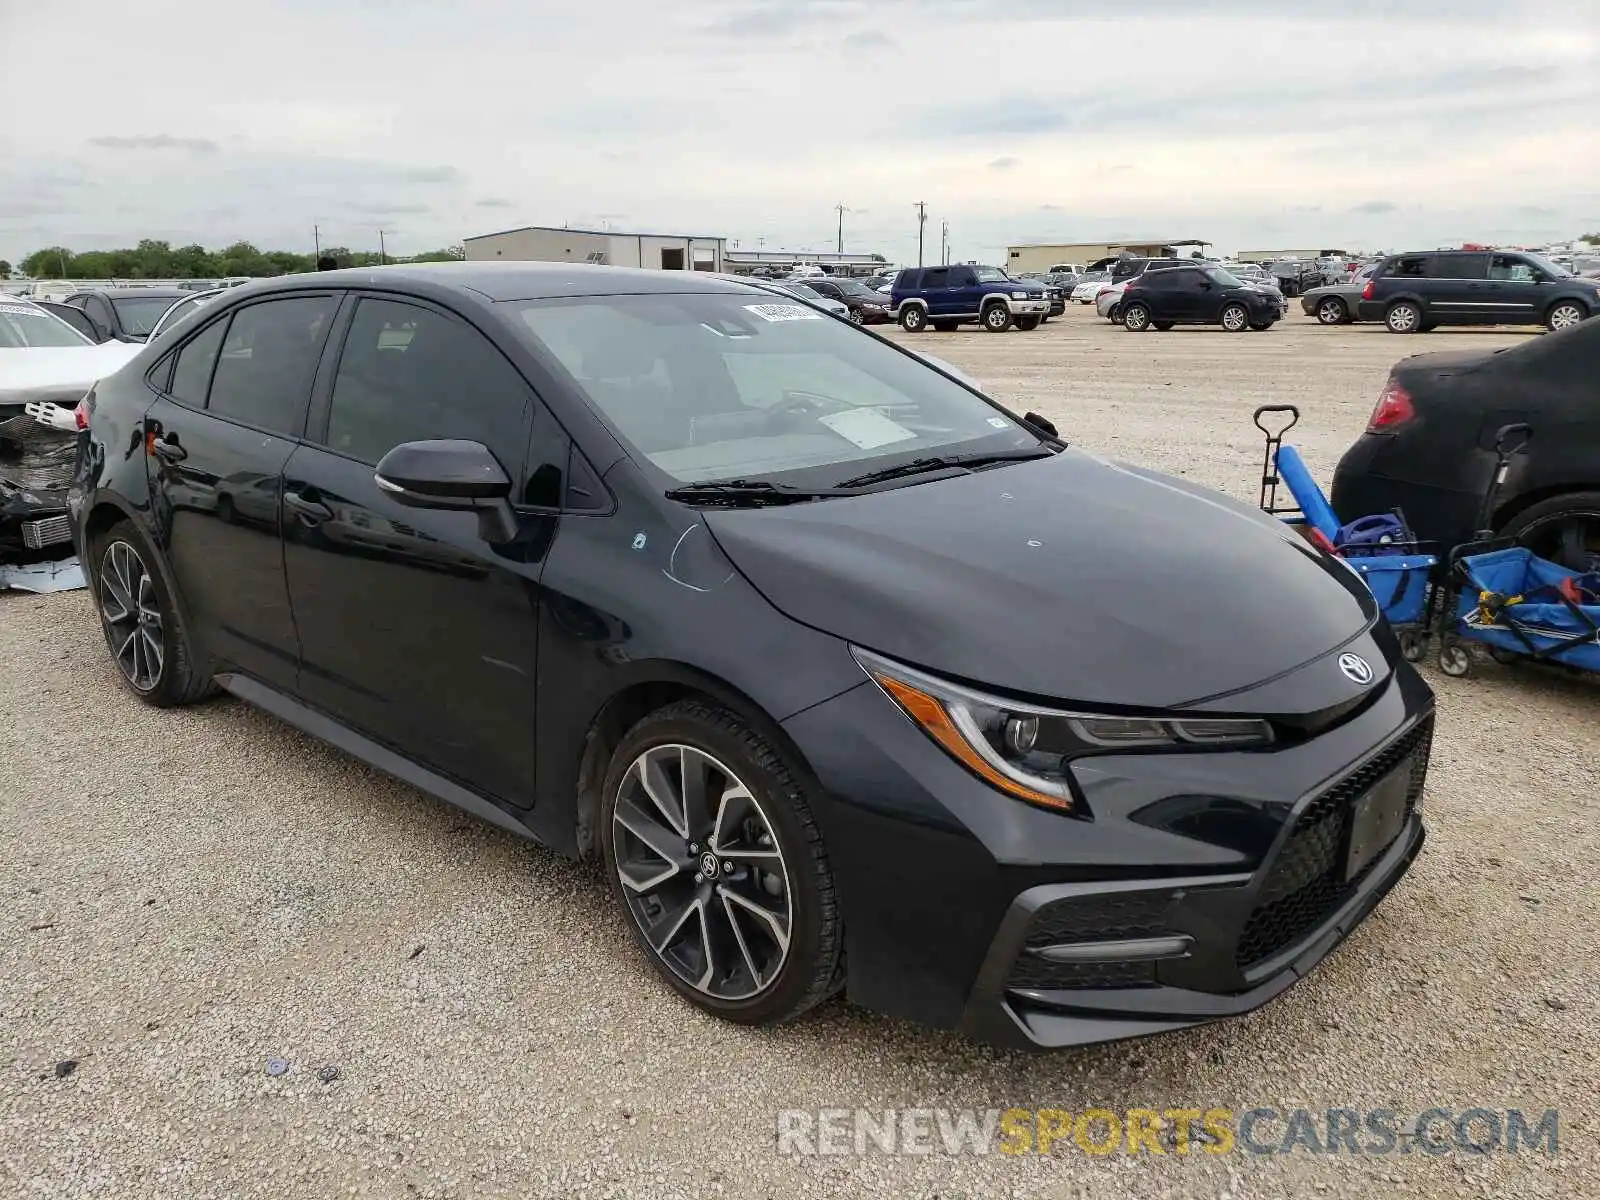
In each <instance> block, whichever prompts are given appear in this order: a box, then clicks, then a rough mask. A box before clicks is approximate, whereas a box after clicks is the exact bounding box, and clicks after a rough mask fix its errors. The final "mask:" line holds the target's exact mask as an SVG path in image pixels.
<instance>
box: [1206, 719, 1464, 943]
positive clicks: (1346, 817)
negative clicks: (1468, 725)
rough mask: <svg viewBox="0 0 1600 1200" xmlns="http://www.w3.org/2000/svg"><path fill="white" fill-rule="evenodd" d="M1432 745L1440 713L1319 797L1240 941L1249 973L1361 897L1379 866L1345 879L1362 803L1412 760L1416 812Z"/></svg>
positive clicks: (1409, 803) (1410, 804) (1410, 806)
mask: <svg viewBox="0 0 1600 1200" xmlns="http://www.w3.org/2000/svg"><path fill="white" fill-rule="evenodd" d="M1432 742H1433V718H1432V717H1429V718H1428V719H1427V720H1426V721H1424V722H1422V723H1421V724H1419V725H1418V726H1417V727H1416V728H1415V729H1413V730H1412V731H1411V732H1410V733H1408V734H1407V735H1406V736H1405V737H1403V738H1402V739H1400V741H1398V742H1396V743H1395V744H1394V745H1392V746H1390V747H1389V748H1388V749H1387V750H1385V751H1384V752H1383V753H1382V754H1379V755H1378V756H1377V757H1376V758H1374V759H1372V760H1371V761H1370V762H1368V763H1366V764H1365V765H1363V766H1362V767H1360V768H1359V769H1358V770H1356V771H1353V772H1352V773H1351V774H1349V775H1347V776H1346V777H1345V778H1344V779H1342V780H1340V781H1339V782H1338V783H1336V784H1334V785H1333V786H1332V787H1331V788H1329V789H1328V790H1327V791H1326V792H1324V793H1322V795H1320V796H1318V797H1317V798H1316V799H1315V800H1313V801H1312V802H1311V803H1310V804H1309V805H1308V806H1307V807H1306V809H1305V811H1304V812H1302V813H1301V814H1300V816H1299V817H1298V818H1297V819H1296V820H1295V823H1294V829H1293V831H1292V832H1291V833H1290V834H1289V839H1288V841H1286V842H1285V843H1284V845H1283V849H1282V850H1280V851H1279V852H1278V857H1277V859H1276V860H1275V861H1274V862H1273V864H1272V867H1271V869H1270V870H1269V871H1268V873H1267V878H1266V881H1265V882H1264V883H1263V884H1262V887H1261V892H1260V895H1259V896H1258V897H1257V900H1256V907H1255V909H1254V911H1252V912H1251V914H1250V919H1249V920H1248V921H1247V922H1246V923H1245V928H1244V933H1243V934H1242V935H1241V936H1240V938H1239V946H1238V949H1237V951H1236V953H1235V961H1236V962H1237V964H1238V966H1239V969H1240V970H1242V971H1247V970H1249V969H1250V968H1251V967H1253V966H1255V965H1256V964H1257V963H1260V962H1263V961H1265V960H1266V959H1269V958H1271V957H1272V956H1273V955H1275V954H1277V953H1278V952H1279V951H1281V950H1283V949H1284V948H1285V947H1288V946H1292V945H1294V944H1295V943H1296V942H1298V941H1299V940H1300V939H1301V938H1303V937H1305V935H1306V934H1308V933H1310V932H1311V931H1312V930H1313V929H1315V928H1316V927H1317V926H1318V925H1320V924H1322V922H1323V921H1325V920H1326V919H1327V918H1328V917H1329V916H1331V915H1332V914H1333V912H1334V911H1335V910H1336V909H1337V908H1338V907H1339V906H1340V905H1342V904H1344V903H1345V902H1346V901H1347V900H1349V899H1350V897H1351V896H1353V895H1354V894H1355V892H1356V890H1357V889H1358V888H1359V887H1360V886H1361V883H1362V881H1363V880H1364V879H1365V878H1366V877H1367V875H1368V874H1369V873H1370V872H1371V870H1372V868H1373V867H1374V866H1375V865H1376V863H1377V860H1376V859H1375V860H1374V861H1373V862H1372V863H1369V864H1368V865H1367V867H1366V869H1365V870H1363V871H1362V872H1361V874H1360V875H1358V876H1356V877H1355V878H1353V879H1348V880H1347V879H1345V878H1344V877H1343V873H1344V860H1345V852H1346V848H1347V847H1348V846H1349V844H1350V820H1351V816H1352V814H1353V812H1354V809H1355V802H1356V800H1357V799H1359V798H1360V797H1361V796H1363V795H1365V794H1366V793H1367V792H1368V791H1369V790H1370V789H1371V788H1372V787H1373V786H1374V785H1375V784H1376V783H1377V782H1378V781H1379V780H1381V779H1382V778H1383V777H1384V776H1385V775H1387V774H1388V773H1389V772H1390V771H1392V770H1394V769H1395V768H1396V767H1397V766H1399V765H1400V764H1401V763H1402V762H1404V761H1405V760H1406V758H1407V757H1411V778H1410V780H1409V782H1408V786H1407V789H1406V815H1407V817H1409V816H1410V815H1411V812H1412V810H1414V809H1415V808H1416V804H1417V798H1418V797H1419V796H1421V795H1422V787H1423V783H1424V782H1425V779H1426V776H1427V773H1428V750H1429V748H1430V746H1431V745H1432ZM1380 857H1381V856H1380Z"/></svg>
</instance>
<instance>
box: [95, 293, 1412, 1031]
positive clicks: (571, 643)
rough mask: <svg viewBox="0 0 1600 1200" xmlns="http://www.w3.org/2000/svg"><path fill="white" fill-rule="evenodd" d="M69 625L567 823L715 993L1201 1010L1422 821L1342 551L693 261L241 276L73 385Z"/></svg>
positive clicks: (772, 1015) (361, 748)
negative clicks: (79, 619) (106, 374)
mask: <svg viewBox="0 0 1600 1200" xmlns="http://www.w3.org/2000/svg"><path fill="white" fill-rule="evenodd" d="M83 415H84V417H85V419H86V420H87V422H88V431H87V433H86V434H85V435H84V451H83V455H82V464H81V468H80V471H79V475H78V479H77V482H76V486H75V488H74V491H73V493H72V505H73V513H74V524H75V529H76V536H77V539H78V544H79V547H80V549H81V551H82V554H83V559H84V562H85V564H86V565H87V567H88V570H89V573H90V576H91V584H92V588H93V594H94V597H95V600H96V603H97V606H98V610H99V614H100V618H101V621H102V623H103V625H104V629H105V635H106V641H107V643H108V645H109V647H110V650H111V654H112V657H113V658H114V659H115V662H116V665H117V667H118V669H119V670H120V671H121V674H122V677H123V679H124V680H125V681H126V683H127V685H128V686H129V687H130V688H131V689H132V690H133V691H134V692H135V693H137V694H138V695H139V696H140V697H142V698H143V699H145V700H146V701H148V702H149V703H151V704H155V705H174V704H181V703H185V702H189V701H194V700H198V699H200V698H201V697H203V696H205V695H206V694H207V693H209V692H211V691H212V690H213V689H214V688H218V687H220V688H222V689H225V690H227V691H229V692H231V693H233V694H234V695H236V696H239V697H242V698H243V699H245V700H247V701H249V702H251V703H253V704H256V705H259V706H260V707H262V708H264V709H266V710H267V711H269V712H271V713H274V714H276V715H277V716H278V717H280V718H282V719H283V720H286V721H289V722H291V723H293V724H295V725H297V726H299V727H301V728H303V729H305V730H308V731H310V732H312V733H314V734H316V735H317V736H319V737H321V738H324V739H326V740H328V741H329V742H332V743H333V744H335V745H337V746H339V747H341V748H343V749H344V750H346V751H348V752H349V753H351V754H353V755H355V756H357V757H359V758H361V759H364V760H366V761H367V762H369V763H372V764H374V765H376V766H378V767H380V768H382V769H383V770H385V771H388V772H390V773H392V774H394V775H396V776H398V777H400V778H402V779H405V780H408V781H410V782H412V783H414V784H415V785H417V786H418V787H420V788H423V789H424V790H426V791H429V792H431V793H433V794H434V795H436V796H438V797H440V798H442V799H445V800H448V801H450V802H451V803H454V804H457V805H459V806H461V807H462V808H465V809H467V810H469V811H471V812H473V813H476V814H477V815H479V816H481V817H483V818H485V819H487V820H489V821H492V822H494V823H496V824H497V825H500V826H502V827H504V828H505V829H508V830H511V831H513V832H515V833H518V834H521V835H524V836H529V837H532V838H536V839H538V840H539V841H541V842H543V843H545V844H547V845H549V846H552V847H554V848H555V849H557V850H559V851H561V852H563V853H566V854H572V855H580V856H584V857H589V858H593V859H596V860H598V861H599V862H600V863H601V864H602V867H603V870H604V872H605V874H606V876H607V878H608V879H609V881H610V884H611V890H612V892H613V894H614V897H615V901H616V903H617V904H618V905H619V906H620V907H621V910H622V912H623V913H625V914H626V919H627V922H628V924H629V926H630V927H631V929H632V930H633V932H634V934H635V936H636V938H637V941H638V945H639V948H640V950H641V952H642V953H643V955H644V956H645V957H646V958H647V959H648V960H649V962H650V963H651V964H652V965H653V966H654V968H655V969H656V971H657V972H658V973H659V974H660V976H661V977H662V978H663V979H664V980H665V981H666V982H667V983H668V984H669V985H670V986H671V987H673V988H674V989H676V990H677V991H678V992H679V993H680V994H681V995H682V996H683V997H685V998H686V999H687V1000H689V1001H690V1002H691V1003H694V1004H696V1005H699V1006H700V1007H701V1008H703V1009H705V1010H707V1011H709V1012H712V1013H715V1014H717V1015H719V1016H722V1017H726V1018H729V1019H731V1020H735V1021H740V1022H746V1023H768V1022H775V1021H781V1020H784V1019H786V1018H790V1017H794V1016H796V1015H797V1014H799V1013H802V1012H804V1011H805V1010H806V1009H808V1008H810V1007H811V1006H813V1005H815V1004H817V1003H818V1002H819V1001H821V1000H823V999H824V998H826V997H828V996H830V995H832V994H834V993H835V992H838V991H840V990H843V991H845V992H846V993H847V994H848V996H849V997H850V999H852V1000H854V1001H856V1002H858V1003H861V1004H864V1005H869V1006H871V1007H873V1008H876V1009H880V1010H883V1011H887V1012H892V1013H897V1014H902V1015H905V1016H907V1017H911V1018H914V1019H916V1020H919V1021H923V1022H927V1023H930V1024H933V1025H938V1026H947V1027H956V1028H960V1029H962V1030H964V1031H966V1032H967V1033H969V1034H971V1035H973V1036H976V1037H981V1038H986V1039H989V1040H992V1041H996V1042H1001V1043H1008V1044H1016V1045H1035V1046H1061V1045H1068V1044H1073V1043H1081V1042H1087V1041H1095V1040H1102V1039H1107V1038H1116V1037H1125V1036H1129V1035H1133V1034H1139V1033H1146V1032H1152V1031H1157V1030H1162V1029H1171V1028H1175V1027H1178V1026H1183V1025H1190V1024H1194V1023H1197V1022H1200V1021H1206V1020H1211V1019H1214V1018H1218V1017H1223V1016H1227V1015H1230V1014H1235V1013H1241V1012H1244V1011H1246V1010H1248V1009H1251V1008H1254V1007H1255V1006H1257V1005H1259V1004H1261V1003H1262V1002H1264V1001H1266V1000H1268V999H1270V998H1271V997H1273V996H1274V995H1276V994H1277V993H1279V992H1281V991H1282V990H1283V989H1285V988H1286V987H1288V986H1289V985H1290V984H1292V983H1293V982H1294V981H1295V980H1296V979H1298V978H1299V977H1300V976H1301V975H1303V974H1305V973H1306V972H1307V971H1308V970H1309V969H1310V968H1311V967H1312V966H1314V965H1315V964H1316V963H1317V962H1318V961H1319V960H1320V959H1321V958H1322V957H1323V956H1324V955H1326V954H1327V953H1328V952H1329V950H1330V949H1331V948H1332V947H1333V946H1334V945H1335V944H1336V943H1337V942H1339V941H1340V939H1341V938H1343V937H1344V936H1345V935H1346V934H1347V933H1349V932H1350V930H1351V929H1352V928H1353V927H1354V926H1355V925H1356V924H1357V923H1358V922H1359V921H1361V920H1362V918H1364V917H1365V916H1366V915H1367V914H1368V913H1369V912H1370V911H1371V910H1372V909H1373V907H1374V906H1375V905H1376V904H1377V903H1378V901H1379V900H1380V899H1381V898H1382V897H1383V895H1384V894H1385V893H1386V892H1387V891H1388V890H1389V889H1390V887H1392V886H1393V884H1394V883H1395V881H1396V880H1397V879H1398V878H1399V877H1400V875H1401V874H1402V873H1403V872H1404V871H1405V870H1406V868H1407V866H1408V865H1409V864H1410V862H1411V861H1412V859H1413V858H1414V856H1415V855H1416V854H1417V852H1418V850H1419V848H1420V847H1421V844H1422V839H1423V829H1422V823H1421V818H1420V812H1419V801H1420V796H1421V790H1422V783H1423V776H1424V774H1425V772H1426V769H1427V763H1428V750H1429V741H1430V735H1431V727H1432V708H1433V702H1432V697H1431V694H1430V693H1429V690H1428V688H1427V687H1426V686H1425V685H1424V683H1423V682H1422V681H1421V679H1420V677H1419V676H1417V675H1416V674H1415V673H1414V672H1413V671H1412V669H1411V668H1410V667H1409V666H1408V665H1406V664H1405V663H1404V662H1403V661H1402V660H1401V659H1400V656H1399V654H1398V651H1397V649H1396V646H1395V641H1394V638H1393V636H1392V635H1391V633H1390V631H1389V629H1388V628H1387V627H1386V626H1385V625H1384V624H1383V623H1382V622H1381V621H1380V620H1379V618H1378V614H1377V612H1376V611H1375V609H1374V607H1373V602H1372V599H1371V597H1370V596H1369V595H1368V593H1367V592H1366V590H1365V589H1364V587H1363V586H1362V584H1361V582H1360V581H1359V580H1358V579H1357V577H1356V576H1355V575H1354V574H1353V573H1352V572H1351V571H1349V570H1348V569H1347V568H1346V567H1344V566H1343V565H1341V564H1340V563H1338V562H1337V561H1335V560H1333V559H1331V558H1328V557H1325V556H1323V555H1322V554H1321V553H1320V552H1319V551H1316V550H1314V549H1313V548H1311V547H1310V546H1308V545H1307V544H1305V543H1304V542H1302V541H1301V540H1300V539H1298V538H1297V537H1296V536H1294V535H1293V534H1292V533H1290V532H1289V531H1287V530H1286V528H1285V527H1283V526H1281V525H1279V524H1277V523H1275V522H1274V521H1272V520H1270V519H1269V518H1267V517H1265V516H1263V515H1262V514H1261V513H1259V512H1257V511H1255V510H1254V509H1252V508H1249V507H1247V506H1242V505H1239V504H1236V503H1234V502H1232V501H1230V500H1227V499H1225V498H1223V497H1220V496H1217V495H1213V494H1211V493H1209V492H1206V491H1203V490H1201V489H1199V488H1195V487H1192V486H1190V485H1188V484H1186V483H1183V482H1181V481H1178V480H1174V479H1168V478H1165V477H1162V476H1160V475H1156V474H1153V473H1151V472H1148V471H1143V470H1139V469H1137V468H1134V467H1129V466H1125V465H1121V464H1117V463H1113V462H1108V461H1105V460H1102V459H1100V458H1097V457H1094V456H1093V455H1089V454H1083V453H1079V452H1076V451H1072V450H1068V449H1065V448H1064V446H1063V444H1062V443H1061V442H1060V441H1059V440H1057V438H1056V436H1055V432H1054V430H1053V429H1052V428H1051V427H1050V425H1049V423H1048V422H1045V421H1042V420H1040V419H1037V418H1029V419H1022V420H1019V419H1018V418H1016V417H1015V416H1013V415H1012V414H1011V413H1009V412H1008V411H1006V410H1005V409H1004V408H1002V407H1000V406H999V405H998V404H996V403H995V402H993V401H991V400H989V399H987V398H986V397H984V396H983V395H982V394H980V393H979V392H977V391H976V390H974V389H973V388H972V387H971V386H969V385H968V384H965V383H963V382H962V381H961V380H959V379H958V378H956V377H955V376H954V375H952V374H950V373H946V372H944V371H942V370H940V369H938V368H937V367H935V366H933V365H930V364H929V363H928V362H926V361H924V360H922V359H920V358H918V357H917V356H916V355H914V354H911V353H908V352H907V351H905V350H902V349H901V348H899V347H898V346H896V345H894V344H893V343H891V342H889V341H887V340H885V339H883V338H881V337H879V336H877V335H874V334H872V333H870V332H867V331H865V330H861V329H858V328H855V327H853V326H852V325H850V324H849V323H848V322H846V321H843V320H839V319H835V318H832V317H830V316H828V315H826V314H824V313H821V312H819V311H818V310H817V309H816V308H814V307H813V306H811V305H808V304H802V303H800V302H798V301H794V302H790V301H787V300H785V299H781V298H778V297H775V296H774V295H773V294H772V293H771V292H770V291H764V290H758V289H755V288H752V287H749V286H746V285H743V284H740V283H737V282H731V281H727V280H722V279H717V278H710V277H706V276H699V275H695V274H692V273H678V272H670V273H669V272H642V271H627V270H617V269H611V268H605V267H594V266H569V265H555V264H551V265H538V264H511V263H503V264H473V263H453V264H440V265H432V266H423V267H415V266H408V267H389V268H382V269H378V270H356V271H335V272H327V273H323V274H318V275H314V276H298V277H288V278H284V279H279V280H272V281H263V282H260V283H255V284H251V285H248V286H245V287H242V288H239V289H238V290H237V291H235V292H232V293H229V294H228V295H227V296H226V297H224V298H222V299H219V300H218V301H216V302H215V303H214V304H212V305H210V306H208V307H206V308H204V309H201V310H199V311H198V312H196V313H194V314H191V315H190V316H189V317H188V318H186V319H185V320H184V322H183V323H182V324H180V325H179V326H177V327H176V328H174V329H173V330H172V332H171V333H170V334H168V335H166V336H164V337H163V338H162V339H161V341H160V342H159V344H156V345H152V346H149V347H147V348H146V349H145V350H144V351H143V352H142V353H141V354H140V356H139V357H138V358H136V359H134V360H133V361H132V363H131V364H130V365H129V366H128V367H127V368H126V369H124V370H122V371H121V372H119V373H118V374H117V375H115V376H113V377H112V378H110V379H108V380H106V381H104V382H102V383H101V384H99V385H98V386H97V388H96V389H95V391H94V392H93V393H92V395H91V396H90V397H88V398H87V399H86V400H85V402H84V408H83Z"/></svg>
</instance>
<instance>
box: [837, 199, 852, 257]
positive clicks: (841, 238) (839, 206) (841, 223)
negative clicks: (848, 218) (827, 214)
mask: <svg viewBox="0 0 1600 1200" xmlns="http://www.w3.org/2000/svg"><path fill="white" fill-rule="evenodd" d="M833 207H834V211H836V212H837V213H838V214H839V245H838V251H839V253H840V254H843V253H844V215H845V213H847V212H849V211H850V210H849V209H848V208H846V207H845V206H844V205H843V204H835V205H834V206H833Z"/></svg>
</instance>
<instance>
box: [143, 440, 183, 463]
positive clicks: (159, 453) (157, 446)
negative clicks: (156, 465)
mask: <svg viewBox="0 0 1600 1200" xmlns="http://www.w3.org/2000/svg"><path fill="white" fill-rule="evenodd" d="M149 450H150V453H151V454H154V455H155V456H156V457H157V458H159V459H160V460H161V461H162V462H169V463H175V462H182V461H183V460H184V459H186V458H188V457H189V452H188V451H187V450H185V449H184V448H183V447H182V446H180V445H179V444H178V439H177V438H176V437H171V438H167V437H162V436H161V435H160V434H152V435H151V437H150V443H149Z"/></svg>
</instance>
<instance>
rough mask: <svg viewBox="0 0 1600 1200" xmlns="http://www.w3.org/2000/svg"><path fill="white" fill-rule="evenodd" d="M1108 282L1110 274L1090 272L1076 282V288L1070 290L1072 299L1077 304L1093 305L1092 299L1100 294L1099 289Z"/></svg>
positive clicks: (1106, 272)
mask: <svg viewBox="0 0 1600 1200" xmlns="http://www.w3.org/2000/svg"><path fill="white" fill-rule="evenodd" d="M1110 282H1111V274H1110V272H1108V271H1090V272H1089V273H1088V274H1087V275H1085V276H1084V277H1083V278H1082V279H1080V280H1079V281H1078V286H1077V287H1075V288H1073V289H1072V298H1073V299H1074V300H1076V301H1077V302H1078V303H1079V304H1093V303H1094V298H1095V297H1096V296H1098V295H1099V294H1100V289H1101V288H1102V287H1104V286H1105V285H1106V284H1108V283H1110Z"/></svg>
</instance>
